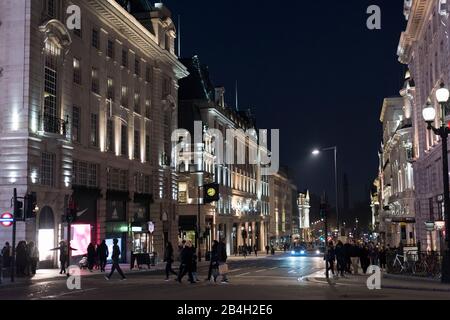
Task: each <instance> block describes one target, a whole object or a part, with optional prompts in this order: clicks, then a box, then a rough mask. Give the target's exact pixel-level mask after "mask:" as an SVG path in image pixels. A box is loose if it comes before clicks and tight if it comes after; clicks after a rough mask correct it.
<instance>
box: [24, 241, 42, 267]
mask: <svg viewBox="0 0 450 320" xmlns="http://www.w3.org/2000/svg"><path fill="white" fill-rule="evenodd" d="M27 251H28V266H29V274H30V275H35V274H36V269H37V264H38V262H39V250H38V248H37V247H36V245H35V243H34V242H33V241H30V242H29V243H28V250H27Z"/></svg>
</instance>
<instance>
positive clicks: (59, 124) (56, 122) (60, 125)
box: [39, 114, 69, 137]
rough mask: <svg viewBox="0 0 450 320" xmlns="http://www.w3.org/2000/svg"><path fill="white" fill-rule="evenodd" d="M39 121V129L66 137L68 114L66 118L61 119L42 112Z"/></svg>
mask: <svg viewBox="0 0 450 320" xmlns="http://www.w3.org/2000/svg"><path fill="white" fill-rule="evenodd" d="M39 123H40V124H41V130H42V131H43V132H46V133H53V134H58V135H61V136H64V137H67V130H68V128H69V116H67V118H66V120H62V119H60V118H58V117H55V116H52V115H49V114H44V115H41V116H40V117H39Z"/></svg>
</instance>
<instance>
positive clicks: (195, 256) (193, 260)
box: [191, 247, 200, 282]
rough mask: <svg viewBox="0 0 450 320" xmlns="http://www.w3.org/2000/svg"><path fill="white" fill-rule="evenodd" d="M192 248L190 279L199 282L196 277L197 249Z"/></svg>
mask: <svg viewBox="0 0 450 320" xmlns="http://www.w3.org/2000/svg"><path fill="white" fill-rule="evenodd" d="M191 250H192V279H193V280H194V282H200V280H199V279H198V277H197V260H198V256H197V253H196V252H197V250H196V248H195V247H192V248H191Z"/></svg>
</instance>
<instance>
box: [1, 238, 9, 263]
mask: <svg viewBox="0 0 450 320" xmlns="http://www.w3.org/2000/svg"><path fill="white" fill-rule="evenodd" d="M2 257H3V268H9V267H11V246H10V244H9V242H6V243H5V246H4V247H3V249H2Z"/></svg>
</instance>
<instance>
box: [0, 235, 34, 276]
mask: <svg viewBox="0 0 450 320" xmlns="http://www.w3.org/2000/svg"><path fill="white" fill-rule="evenodd" d="M1 256H2V261H3V263H2V264H3V268H11V266H12V247H11V245H10V244H9V242H6V243H5V245H4V247H3V249H2V251H1ZM38 262H39V250H38V248H37V247H36V245H35V243H34V242H33V241H30V242H26V241H19V243H18V244H17V246H16V261H15V268H16V274H17V275H18V276H23V277H29V276H33V275H35V274H36V269H37V265H38Z"/></svg>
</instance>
